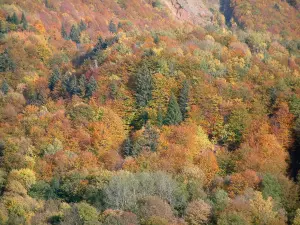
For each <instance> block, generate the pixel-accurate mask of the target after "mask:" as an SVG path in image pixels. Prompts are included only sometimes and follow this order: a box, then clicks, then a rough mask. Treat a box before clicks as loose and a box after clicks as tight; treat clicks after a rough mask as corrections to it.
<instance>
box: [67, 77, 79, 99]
mask: <svg viewBox="0 0 300 225" xmlns="http://www.w3.org/2000/svg"><path fill="white" fill-rule="evenodd" d="M67 92H68V93H69V94H70V95H71V96H73V95H77V94H78V92H79V90H78V84H77V77H76V75H72V76H71V77H69V79H68V83H67Z"/></svg>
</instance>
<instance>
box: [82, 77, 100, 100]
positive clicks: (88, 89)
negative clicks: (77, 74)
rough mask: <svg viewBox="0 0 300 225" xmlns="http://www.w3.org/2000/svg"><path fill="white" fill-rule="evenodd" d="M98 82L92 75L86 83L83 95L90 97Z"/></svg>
mask: <svg viewBox="0 0 300 225" xmlns="http://www.w3.org/2000/svg"><path fill="white" fill-rule="evenodd" d="M97 88H98V84H97V81H96V79H95V77H94V76H92V77H91V78H90V80H89V82H88V83H87V85H86V92H85V96H86V97H87V98H90V97H92V96H93V93H94V92H95V91H96V90H97Z"/></svg>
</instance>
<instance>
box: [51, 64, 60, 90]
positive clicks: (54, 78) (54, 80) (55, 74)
mask: <svg viewBox="0 0 300 225" xmlns="http://www.w3.org/2000/svg"><path fill="white" fill-rule="evenodd" d="M60 77H61V76H60V72H59V70H58V69H57V68H55V69H54V70H53V72H52V74H51V77H50V78H49V83H48V87H49V89H50V91H54V89H55V86H56V84H57V82H58V81H59V79H60Z"/></svg>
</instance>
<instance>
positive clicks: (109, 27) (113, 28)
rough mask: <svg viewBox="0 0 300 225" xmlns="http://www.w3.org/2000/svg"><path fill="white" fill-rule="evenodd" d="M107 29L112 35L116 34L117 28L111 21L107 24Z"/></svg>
mask: <svg viewBox="0 0 300 225" xmlns="http://www.w3.org/2000/svg"><path fill="white" fill-rule="evenodd" d="M108 29H109V31H110V32H111V33H113V34H115V33H117V26H116V24H115V23H114V22H113V21H112V20H111V21H110V22H109V26H108Z"/></svg>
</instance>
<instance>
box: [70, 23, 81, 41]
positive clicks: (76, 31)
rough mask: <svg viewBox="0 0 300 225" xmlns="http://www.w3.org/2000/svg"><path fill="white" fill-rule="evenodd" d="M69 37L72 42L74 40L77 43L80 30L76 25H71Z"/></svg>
mask: <svg viewBox="0 0 300 225" xmlns="http://www.w3.org/2000/svg"><path fill="white" fill-rule="evenodd" d="M70 39H71V40H72V41H74V42H76V43H77V44H79V43H80V30H79V29H78V27H76V26H75V25H73V26H72V27H71V31H70Z"/></svg>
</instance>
